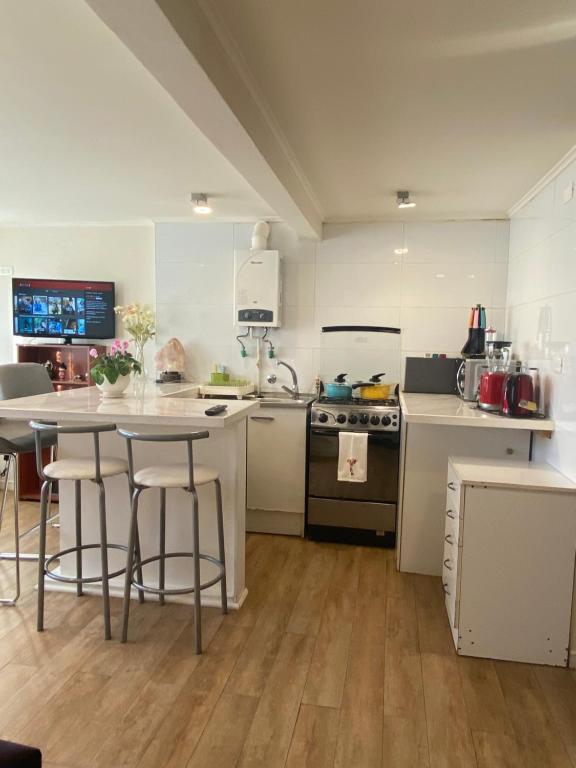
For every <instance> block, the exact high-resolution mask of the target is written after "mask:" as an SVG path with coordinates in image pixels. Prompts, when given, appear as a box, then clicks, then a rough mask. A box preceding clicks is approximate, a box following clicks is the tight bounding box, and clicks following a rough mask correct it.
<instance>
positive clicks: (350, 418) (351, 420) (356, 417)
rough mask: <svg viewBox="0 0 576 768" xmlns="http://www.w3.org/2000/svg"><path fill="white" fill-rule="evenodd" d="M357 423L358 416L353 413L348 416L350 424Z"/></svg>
mask: <svg viewBox="0 0 576 768" xmlns="http://www.w3.org/2000/svg"><path fill="white" fill-rule="evenodd" d="M357 421H358V416H356V414H355V413H351V414H350V416H348V423H349V424H356V422H357Z"/></svg>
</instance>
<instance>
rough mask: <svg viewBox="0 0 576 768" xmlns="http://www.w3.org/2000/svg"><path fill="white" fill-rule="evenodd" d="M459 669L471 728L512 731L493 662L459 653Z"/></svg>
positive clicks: (502, 731) (495, 731) (475, 729)
mask: <svg viewBox="0 0 576 768" xmlns="http://www.w3.org/2000/svg"><path fill="white" fill-rule="evenodd" d="M457 667H458V672H459V673H460V680H461V683H462V691H463V693H464V700H465V702H466V711H467V714H468V722H469V723H470V728H471V729H472V730H473V731H489V732H493V733H512V723H511V722H510V718H509V717H508V710H507V707H506V702H505V700H504V694H503V693H502V688H501V687H500V681H499V679H498V675H497V674H496V668H495V666H494V663H493V662H492V661H491V660H490V659H473V658H469V657H465V656H460V657H458V659H457Z"/></svg>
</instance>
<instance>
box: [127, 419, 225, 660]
mask: <svg viewBox="0 0 576 768" xmlns="http://www.w3.org/2000/svg"><path fill="white" fill-rule="evenodd" d="M118 433H119V434H120V435H122V437H125V438H126V445H127V450H128V473H129V478H130V485H131V486H132V488H133V489H134V492H133V495H132V518H131V524H130V539H129V541H128V556H127V564H126V582H125V588H124V616H123V626H122V642H123V643H125V642H126V640H127V639H128V619H129V613H130V592H131V589H132V587H133V586H134V587H135V588H136V589H137V590H138V593H139V594H141V593H142V592H150V593H153V594H157V595H158V596H159V598H160V603H161V604H163V603H164V596H165V595H183V594H189V593H194V623H195V633H196V638H195V639H196V653H197V654H199V653H202V623H201V603H200V592H201V591H202V590H203V589H206V588H207V587H211V586H212V585H213V584H216V583H217V582H218V581H219V582H220V589H221V596H222V613H228V602H227V596H226V560H225V549H224V520H223V513H222V487H221V484H220V478H219V476H218V472H216V470H213V469H210V468H209V467H205V466H201V465H196V466H195V465H194V456H193V448H192V445H193V443H194V441H195V440H203V439H205V438H207V437H208V436H209V433H208V432H188V433H183V434H171V435H163V434H141V433H138V432H130V431H128V430H126V429H119V430H118ZM133 441H144V442H155V443H173V442H185V443H186V447H187V455H188V461H187V463H184V464H171V465H155V466H150V467H145V468H143V469H140V470H138V471H137V472H134V457H133V451H132V442H133ZM207 483H214V486H215V490H216V514H217V524H218V549H219V558H220V559H217V558H215V557H211V556H210V555H203V554H201V553H200V534H199V520H198V494H197V492H196V488H197V487H198V486H201V485H206V484H207ZM149 488H159V489H160V547H159V549H160V552H159V554H158V555H154V556H153V557H148V558H146V559H145V560H142V559H141V558H140V554H139V548H138V549H137V550H135V542H136V538H135V537H137V534H138V500H139V498H140V494H141V493H142V491H144V490H147V489H149ZM168 488H181V489H182V490H184V491H187V492H188V493H189V494H190V495H191V496H192V539H193V542H192V552H169V553H166V490H167V489H168ZM135 556H136V562H134V557H135ZM174 557H191V558H192V559H193V561H194V586H193V587H185V588H180V589H166V587H165V565H166V560H167V559H168V558H174ZM200 560H208V561H210V562H211V563H213V564H214V565H216V566H217V567H218V574H217V575H216V576H215V577H214V578H212V579H210V580H209V581H206V582H204V583H201V582H200ZM154 562H157V563H158V566H159V574H158V587H152V586H146V585H145V584H144V582H143V580H142V566H144V565H147V564H148V563H154ZM135 572H137V573H138V581H137V580H136V579H135V578H134V573H135Z"/></svg>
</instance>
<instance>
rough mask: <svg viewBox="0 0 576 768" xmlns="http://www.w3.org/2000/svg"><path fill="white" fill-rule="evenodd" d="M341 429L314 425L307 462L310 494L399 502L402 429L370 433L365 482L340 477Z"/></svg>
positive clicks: (318, 496)
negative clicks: (345, 479) (350, 480)
mask: <svg viewBox="0 0 576 768" xmlns="http://www.w3.org/2000/svg"><path fill="white" fill-rule="evenodd" d="M338 434H339V433H338V431H337V430H332V429H323V428H322V427H312V429H311V434H310V453H309V463H308V495H309V496H314V497H317V498H323V499H347V500H351V501H372V502H385V503H388V504H396V502H397V501H398V463H399V455H400V452H399V448H400V432H371V433H369V435H368V479H367V482H365V483H347V482H345V481H340V480H338V449H339V440H338Z"/></svg>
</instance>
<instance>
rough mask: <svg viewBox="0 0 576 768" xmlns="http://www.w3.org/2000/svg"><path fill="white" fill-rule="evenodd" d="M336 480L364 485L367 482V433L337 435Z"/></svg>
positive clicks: (341, 433)
mask: <svg viewBox="0 0 576 768" xmlns="http://www.w3.org/2000/svg"><path fill="white" fill-rule="evenodd" d="M338 441H339V445H338V480H339V481H341V482H345V483H365V482H366V481H367V480H368V433H367V432H339V433H338Z"/></svg>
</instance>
